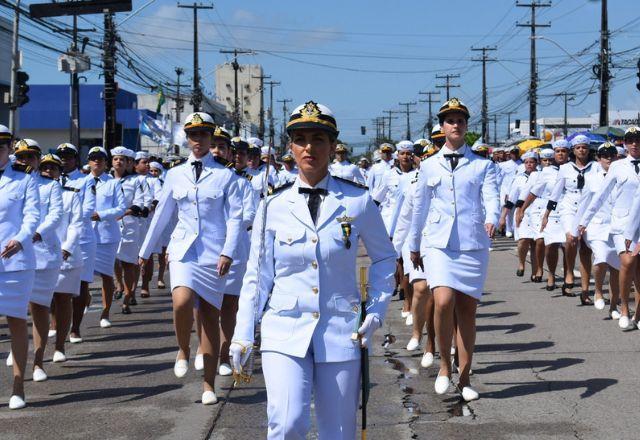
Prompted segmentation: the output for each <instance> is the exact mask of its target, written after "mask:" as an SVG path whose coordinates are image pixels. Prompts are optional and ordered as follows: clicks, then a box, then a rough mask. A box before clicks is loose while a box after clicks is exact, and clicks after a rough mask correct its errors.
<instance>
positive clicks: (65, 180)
mask: <svg viewBox="0 0 640 440" xmlns="http://www.w3.org/2000/svg"><path fill="white" fill-rule="evenodd" d="M67 180H69V175H68V174H67V173H62V175H61V176H60V182H62V186H65V185H66V184H67Z"/></svg>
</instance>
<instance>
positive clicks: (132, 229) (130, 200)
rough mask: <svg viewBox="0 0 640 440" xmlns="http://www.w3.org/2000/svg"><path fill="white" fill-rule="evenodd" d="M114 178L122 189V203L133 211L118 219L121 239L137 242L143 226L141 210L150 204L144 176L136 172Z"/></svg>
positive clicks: (126, 241)
mask: <svg viewBox="0 0 640 440" xmlns="http://www.w3.org/2000/svg"><path fill="white" fill-rule="evenodd" d="M115 180H117V181H118V184H119V185H120V188H121V190H122V194H123V196H124V205H125V206H126V207H127V209H131V210H132V211H133V213H132V215H125V216H124V217H122V218H121V219H120V221H119V223H120V232H121V234H122V237H121V240H122V242H124V243H138V242H139V241H141V239H140V237H139V236H140V234H142V233H143V232H142V231H141V228H142V226H143V219H142V217H141V215H142V211H143V210H144V208H147V209H149V206H150V205H151V200H150V197H149V191H148V190H145V187H148V185H147V182H146V178H145V177H144V176H140V175H137V174H130V175H127V176H125V177H123V178H122V179H115ZM147 198H149V200H147Z"/></svg>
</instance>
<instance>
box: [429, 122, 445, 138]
mask: <svg viewBox="0 0 640 440" xmlns="http://www.w3.org/2000/svg"><path fill="white" fill-rule="evenodd" d="M443 137H444V133H443V132H442V127H441V126H440V124H436V125H434V126H433V128H432V129H431V139H438V138H443Z"/></svg>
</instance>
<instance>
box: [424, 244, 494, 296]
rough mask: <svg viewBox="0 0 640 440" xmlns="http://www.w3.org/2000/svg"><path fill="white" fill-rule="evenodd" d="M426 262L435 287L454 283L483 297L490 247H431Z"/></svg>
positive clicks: (425, 267)
mask: <svg viewBox="0 0 640 440" xmlns="http://www.w3.org/2000/svg"><path fill="white" fill-rule="evenodd" d="M422 264H423V265H424V271H425V275H426V276H427V280H428V281H429V286H430V287H431V289H434V288H436V287H450V288H452V289H455V290H458V291H460V292H462V293H464V294H465V295H468V296H471V297H473V298H475V299H478V300H479V299H480V298H481V297H482V291H483V290H484V282H485V280H486V278H487V270H488V268H489V249H478V250H473V251H454V250H451V249H437V248H427V249H426V251H425V255H424V256H423V258H422Z"/></svg>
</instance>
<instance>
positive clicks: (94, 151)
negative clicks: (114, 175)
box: [87, 147, 109, 160]
mask: <svg viewBox="0 0 640 440" xmlns="http://www.w3.org/2000/svg"><path fill="white" fill-rule="evenodd" d="M94 156H103V157H104V158H105V159H106V158H107V157H108V156H109V155H108V154H107V150H105V149H104V148H102V147H92V148H91V149H90V150H89V153H87V158H88V159H89V160H91V158H92V157H94Z"/></svg>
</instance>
